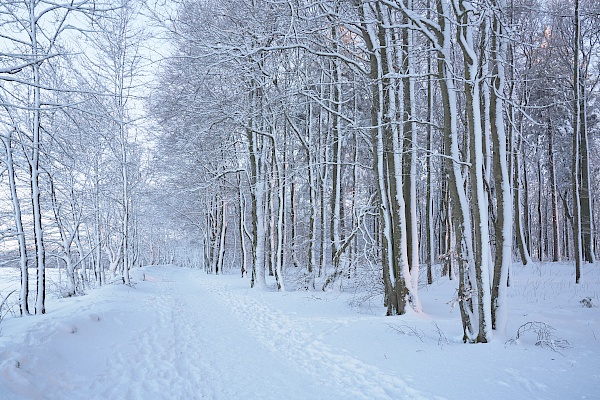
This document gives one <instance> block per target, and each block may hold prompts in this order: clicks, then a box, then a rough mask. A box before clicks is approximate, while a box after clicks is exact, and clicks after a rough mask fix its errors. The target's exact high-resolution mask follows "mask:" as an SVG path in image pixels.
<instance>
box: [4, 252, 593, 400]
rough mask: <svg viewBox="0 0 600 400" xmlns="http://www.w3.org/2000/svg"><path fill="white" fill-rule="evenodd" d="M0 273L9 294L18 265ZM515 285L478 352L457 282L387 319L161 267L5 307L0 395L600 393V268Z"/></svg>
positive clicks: (533, 273) (524, 273)
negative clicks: (502, 327)
mask: <svg viewBox="0 0 600 400" xmlns="http://www.w3.org/2000/svg"><path fill="white" fill-rule="evenodd" d="M0 272H1V273H2V275H1V282H2V286H1V287H0V292H1V294H2V295H3V296H5V295H6V294H8V293H9V292H10V291H11V290H12V289H14V285H18V271H16V270H12V269H6V268H5V269H3V270H1V271H0ZM54 279H57V278H56V276H55V277H54ZM510 279H511V285H512V286H511V288H510V291H509V299H510V313H509V322H508V328H507V332H506V334H498V333H496V336H495V337H494V340H493V341H492V343H488V344H477V345H471V344H463V343H462V340H461V338H462V330H461V326H460V316H459V311H458V309H457V308H456V307H455V309H453V308H452V298H453V295H454V291H455V289H454V282H452V281H448V279H447V278H438V279H437V280H436V281H435V283H434V284H433V285H431V286H422V287H421V288H420V295H421V301H422V303H423V309H424V313H421V314H416V313H409V314H408V315H405V316H401V317H385V316H383V314H384V312H385V310H384V308H383V307H382V306H381V299H380V298H379V297H371V299H370V301H361V302H357V299H358V298H360V299H362V300H365V299H367V298H368V296H364V294H361V293H356V292H353V293H350V291H342V292H339V291H333V292H327V293H324V292H318V291H314V292H305V291H295V292H292V291H290V292H285V293H278V292H275V291H259V290H255V289H249V282H248V279H241V278H240V277H239V276H237V275H224V276H214V275H207V274H205V273H204V272H202V271H200V270H193V269H184V268H179V267H177V266H148V267H144V268H141V269H136V270H135V271H133V282H134V283H133V285H132V286H131V287H129V286H125V285H121V284H110V285H105V286H104V287H102V288H99V289H90V290H89V291H88V294H87V295H85V296H80V297H74V298H57V296H51V298H49V300H48V304H47V314H46V315H43V316H35V317H34V316H32V317H26V318H18V317H13V316H12V315H11V314H10V313H6V306H5V309H4V313H3V315H4V319H3V320H2V322H1V324H0V328H1V333H0V399H140V400H141V399H144V400H151V399H186V400H187V399H223V400H232V399H274V400H275V399H277V400H279V399H286V400H293V399H311V400H313V399H461V400H462V399H483V398H485V399H491V400H493V399H598V398H600V369H599V367H600V307H599V306H600V265H586V266H585V267H584V270H583V275H582V279H581V283H580V284H579V285H575V283H574V281H575V278H574V266H573V265H571V264H568V263H559V264H556V263H544V264H535V265H534V266H533V267H522V266H518V265H515V267H514V268H513V270H512V271H511V277H510ZM13 296H14V295H13ZM8 303H9V304H10V302H8Z"/></svg>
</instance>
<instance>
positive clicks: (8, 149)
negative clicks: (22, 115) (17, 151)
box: [0, 130, 29, 315]
mask: <svg viewBox="0 0 600 400" xmlns="http://www.w3.org/2000/svg"><path fill="white" fill-rule="evenodd" d="M12 134H13V131H12V130H9V131H8V132H7V135H6V136H4V135H0V138H1V139H2V143H3V144H4V156H5V158H4V162H5V164H6V172H7V175H8V185H9V187H10V198H11V202H12V208H13V218H14V221H15V228H16V231H17V232H16V235H17V242H18V243H19V269H20V273H21V289H20V292H19V311H20V314H21V315H29V302H28V299H29V274H28V268H27V244H26V240H25V231H24V229H23V216H22V213H21V203H20V201H19V197H18V192H17V182H16V172H15V168H14V167H15V166H14V161H13V150H12Z"/></svg>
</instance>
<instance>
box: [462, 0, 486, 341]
mask: <svg viewBox="0 0 600 400" xmlns="http://www.w3.org/2000/svg"><path fill="white" fill-rule="evenodd" d="M453 6H454V12H455V14H456V17H457V20H458V23H459V25H458V28H457V37H458V42H459V44H460V47H461V49H462V53H463V58H464V68H465V78H464V80H465V95H466V114H467V121H468V127H469V141H470V143H469V144H470V155H471V166H470V171H471V176H470V179H469V182H470V191H471V204H472V206H473V214H472V218H473V228H474V230H473V232H474V233H475V236H474V239H475V240H474V250H475V251H474V255H475V264H474V265H473V270H472V277H471V279H472V280H474V281H475V284H476V290H477V300H478V301H477V303H476V306H477V314H478V328H479V332H478V334H477V338H476V340H477V342H480V343H486V342H488V341H489V340H490V339H491V335H492V332H491V331H492V324H491V322H492V318H491V294H490V288H491V285H490V276H489V275H490V265H491V264H490V260H489V256H490V248H489V245H490V237H489V216H488V202H487V192H486V190H485V187H484V177H483V173H484V159H483V154H484V153H483V131H482V127H481V106H480V101H479V99H480V83H479V81H480V76H479V72H478V56H477V51H476V48H475V44H474V41H473V26H474V24H475V23H476V16H475V15H474V13H475V11H476V10H475V9H474V8H473V4H472V3H471V2H470V1H466V0H458V1H456V0H455V1H454V2H453Z"/></svg>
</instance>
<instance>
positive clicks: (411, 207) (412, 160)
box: [390, 0, 421, 310]
mask: <svg viewBox="0 0 600 400" xmlns="http://www.w3.org/2000/svg"><path fill="white" fill-rule="evenodd" d="M412 3H413V0H408V1H407V6H408V7H409V8H412V6H413V4H412ZM405 20H406V22H407V23H408V18H405ZM390 22H391V21H390ZM414 47H415V40H414V38H413V31H412V29H408V28H407V29H403V30H402V55H403V56H402V57H401V60H399V61H402V65H403V69H404V73H405V74H406V76H407V77H406V78H404V79H403V83H402V87H403V90H404V92H403V95H404V99H403V111H404V113H403V114H404V117H403V120H404V126H403V128H404V131H403V136H404V146H403V149H402V154H403V156H404V163H403V168H404V170H405V171H406V172H405V173H404V174H403V176H405V177H406V178H404V180H403V196H404V200H405V203H406V205H405V215H406V231H407V235H406V246H407V256H408V265H409V269H410V277H411V279H412V282H411V285H410V286H411V287H412V292H411V295H412V296H413V298H412V301H413V303H414V305H415V307H416V308H417V309H418V310H420V308H421V306H420V303H419V299H418V293H417V289H418V287H419V223H418V217H417V148H418V146H419V145H418V132H417V116H416V100H415V92H416V90H415V68H414V65H413V64H414V63H413V57H414V50H413V49H414Z"/></svg>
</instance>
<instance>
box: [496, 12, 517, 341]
mask: <svg viewBox="0 0 600 400" xmlns="http://www.w3.org/2000/svg"><path fill="white" fill-rule="evenodd" d="M495 6H496V8H495V10H494V15H493V17H492V18H493V21H492V32H491V62H492V80H491V91H490V122H491V124H490V125H491V126H490V127H491V140H492V145H493V150H494V151H493V170H494V182H495V187H496V190H495V195H496V207H497V210H498V212H497V217H496V218H497V220H496V222H495V234H496V254H495V262H494V276H493V283H492V299H491V304H492V326H493V328H494V329H496V330H498V331H500V332H502V333H504V330H505V329H506V316H507V304H506V302H507V290H508V273H509V270H510V267H511V265H512V248H513V247H512V240H513V209H512V193H511V185H510V174H509V166H508V162H509V155H508V154H507V147H508V140H507V138H506V131H505V122H504V98H505V95H504V87H505V70H504V65H505V63H506V52H507V46H508V44H507V40H508V39H507V37H508V34H507V31H508V30H507V29H506V27H505V26H504V25H503V24H504V22H503V21H502V20H501V19H500V12H501V11H502V10H503V9H504V7H506V3H505V1H503V0H496V4H495Z"/></svg>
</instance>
